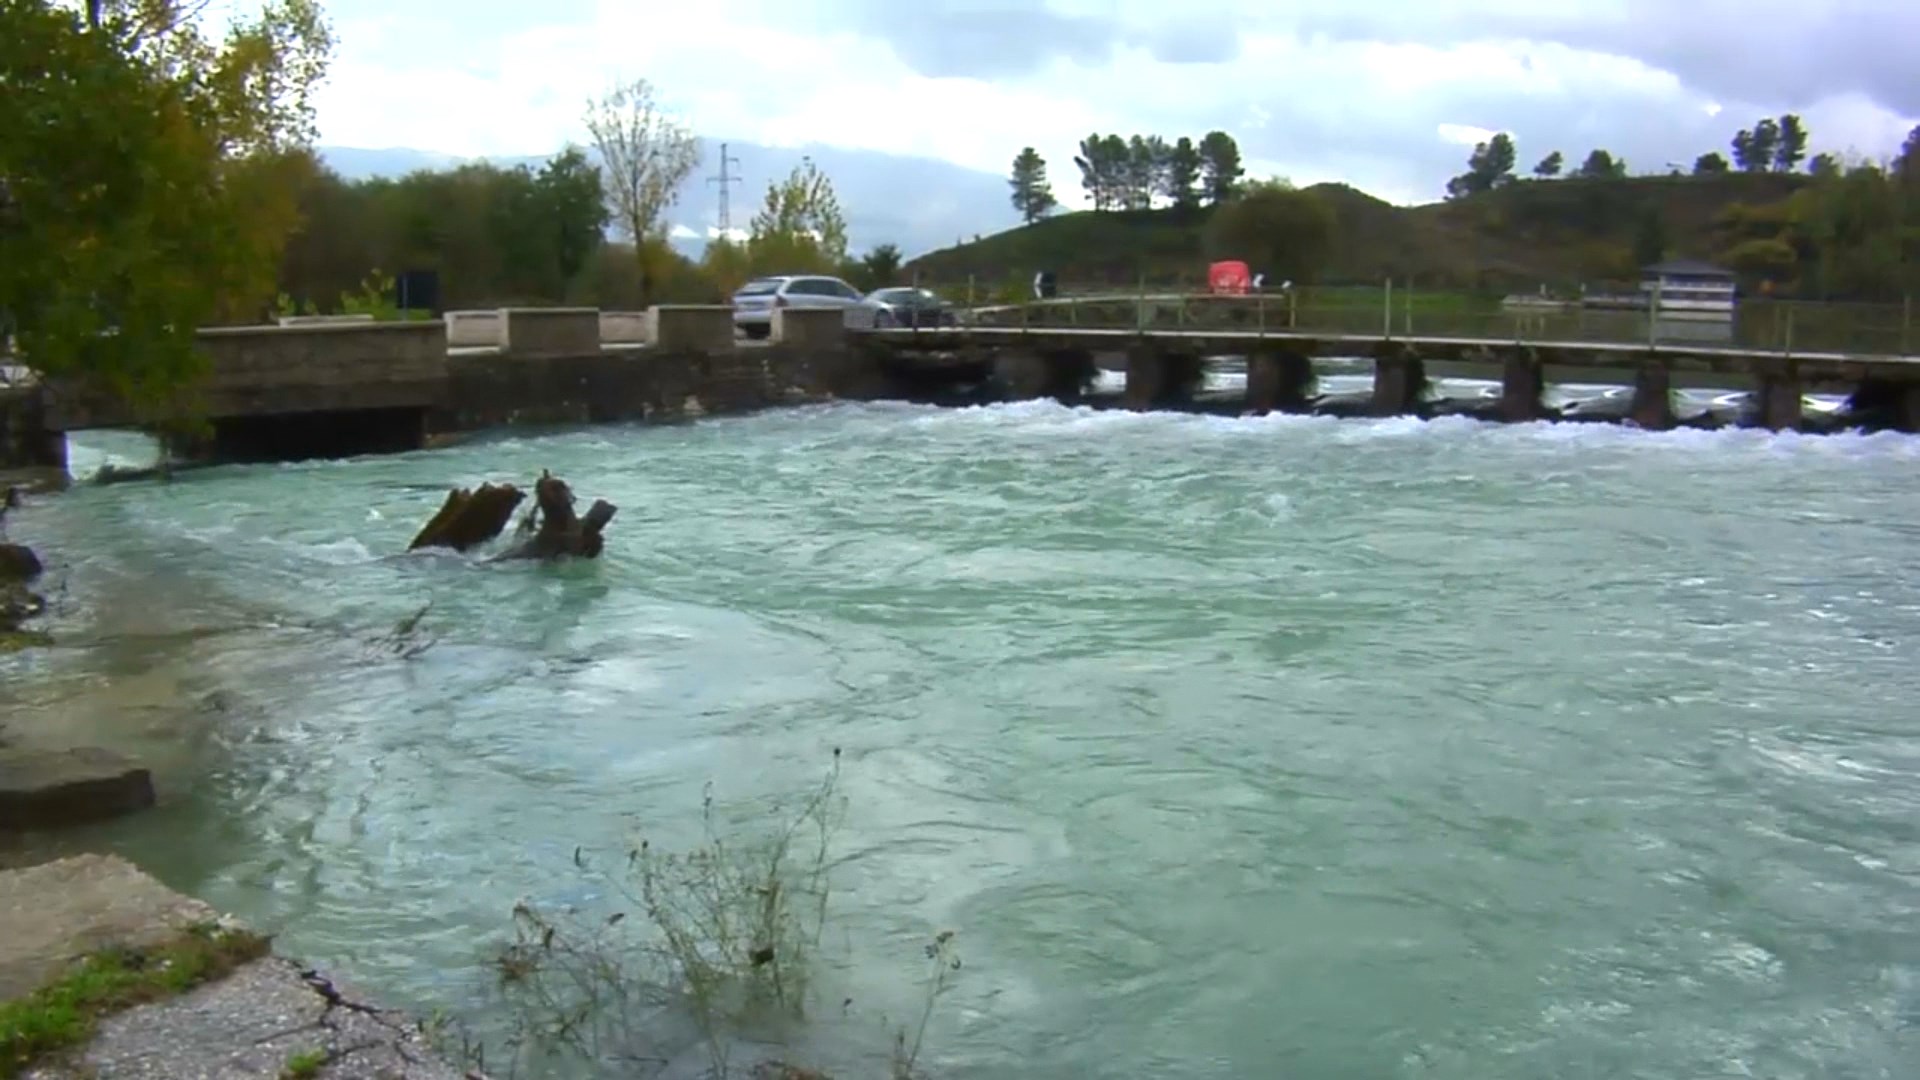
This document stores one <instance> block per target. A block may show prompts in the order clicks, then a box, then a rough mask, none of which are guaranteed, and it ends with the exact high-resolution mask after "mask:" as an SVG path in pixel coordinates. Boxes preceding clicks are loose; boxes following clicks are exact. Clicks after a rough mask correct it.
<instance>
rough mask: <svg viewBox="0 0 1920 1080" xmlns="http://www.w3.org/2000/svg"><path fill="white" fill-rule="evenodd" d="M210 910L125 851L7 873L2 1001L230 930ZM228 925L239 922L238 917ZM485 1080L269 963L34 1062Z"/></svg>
mask: <svg viewBox="0 0 1920 1080" xmlns="http://www.w3.org/2000/svg"><path fill="white" fill-rule="evenodd" d="M221 921H222V920H221V918H220V915H219V913H218V912H216V911H214V910H213V909H212V908H211V907H209V906H207V905H206V904H204V903H202V902H200V901H199V900H195V899H193V898H192V897H188V896H184V895H182V894H180V893H177V892H175V891H173V890H172V889H169V888H167V887H166V886H165V885H162V884H161V883H160V882H159V881H157V880H155V879H154V878H153V877H152V876H150V875H148V874H146V873H145V872H143V871H141V870H140V869H139V868H138V867H136V866H134V865H133V864H132V863H130V862H128V861H127V860H125V859H122V858H120V857H118V856H115V855H92V854H89V855H76V856H72V857H69V858H64V859H57V860H55V861H53V862H47V863H41V864H39V865H37V866H29V867H23V868H20V869H16V870H4V871H0V1001H7V1000H13V999H17V998H22V997H26V996H28V995H30V994H32V993H33V992H34V991H35V990H37V989H39V988H40V987H42V986H46V985H48V984H49V983H52V982H55V981H57V980H58V979H59V978H60V977H61V976H62V975H64V974H65V973H66V972H67V971H68V970H70V969H71V967H72V966H73V965H74V964H76V963H78V962H79V961H80V960H82V959H83V958H85V957H87V956H89V955H92V954H95V953H99V952H102V951H104V950H108V949H112V948H130V949H153V948H159V947H162V946H164V945H165V944H166V943H168V942H169V941H173V940H176V939H178V938H179V937H180V935H182V934H184V933H188V932H190V931H192V930H193V929H194V928H195V927H205V926H207V925H209V924H212V923H216V922H221ZM227 925H232V923H231V921H227ZM296 1059H298V1060H303V1061H305V1062H307V1063H308V1064H311V1065H313V1066H314V1067H313V1069H312V1071H310V1072H305V1073H302V1075H306V1076H311V1077H313V1078H315V1080H373V1078H375V1077H379V1078H382V1080H486V1078H485V1077H484V1076H482V1075H481V1074H479V1073H476V1072H469V1071H465V1070H462V1069H460V1068H457V1067H455V1066H453V1065H451V1064H449V1063H447V1062H446V1061H444V1060H442V1059H441V1058H440V1057H439V1056H438V1055H437V1054H435V1052H434V1051H433V1049H432V1048H431V1047H430V1046H429V1045H428V1044H427V1041H426V1039H425V1038H424V1037H423V1036H422V1035H421V1033H420V1031H419V1028H418V1025H416V1024H415V1022H414V1021H413V1020H412V1019H411V1018H409V1017H407V1016H405V1015H404V1014H402V1013H399V1012H395V1011H392V1010H388V1009H384V1008H381V1007H378V1006H376V1005H373V1004H371V1003H370V1002H369V1001H368V1000H367V999H366V998H364V997H360V996H358V995H355V994H353V993H351V992H350V991H348V990H347V989H346V988H344V987H342V986H339V985H337V984H336V983H335V982H333V981H332V980H331V979H329V978H328V977H327V976H325V975H322V974H320V973H319V972H316V971H314V970H312V969H309V968H307V967H305V966H303V965H301V964H299V963H297V962H295V961H293V960H289V959H287V958H285V957H280V956H272V955H268V956H265V957H262V958H260V959H257V960H253V961H250V962H248V963H246V964H243V965H242V966H240V967H238V968H236V969H235V970H234V971H232V972H231V973H230V974H228V975H227V976H226V977H225V978H222V979H219V980H216V981H214V982H209V983H205V984H203V985H201V986H198V987H195V988H194V989H191V990H189V991H187V992H186V993H184V994H181V995H180V996H178V997H173V998H168V999H165V1000H161V1001H156V1002H153V1003H151V1004H146V1005H140V1006H136V1007H134V1008H131V1009H127V1010H125V1011H122V1012H117V1013H113V1014H111V1015H108V1016H105V1017H103V1018H101V1019H100V1021H99V1024H98V1026H97V1028H96V1029H95V1031H94V1034H93V1037H92V1039H91V1040H89V1041H88V1042H87V1043H86V1045H85V1046H83V1047H78V1048H75V1049H72V1050H69V1051H66V1052H63V1053H61V1054H57V1055H54V1056H51V1057H48V1058H46V1059H43V1060H41V1061H38V1062H35V1063H33V1064H32V1065H31V1066H29V1067H28V1068H27V1070H26V1071H25V1072H24V1073H22V1074H21V1075H23V1076H25V1077H29V1078H36V1080H83V1078H84V1080H162V1078H165V1080H185V1078H190V1077H191V1078H209V1080H210V1078H215V1077H218V1078H220V1080H253V1078H258V1080H279V1078H280V1077H282V1076H283V1074H284V1072H285V1070H287V1068H288V1066H289V1063H290V1062H293V1061H295V1060H296Z"/></svg>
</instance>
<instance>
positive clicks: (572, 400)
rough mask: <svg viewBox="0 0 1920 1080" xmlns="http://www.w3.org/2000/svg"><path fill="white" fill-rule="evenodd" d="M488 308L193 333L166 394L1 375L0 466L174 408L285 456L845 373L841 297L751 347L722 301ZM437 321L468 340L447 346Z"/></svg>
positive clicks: (828, 381)
mask: <svg viewBox="0 0 1920 1080" xmlns="http://www.w3.org/2000/svg"><path fill="white" fill-rule="evenodd" d="M463 314H470V313H463ZM487 314H490V315H491V316H492V318H490V319H486V320H472V319H469V320H466V321H463V320H462V319H458V318H456V319H454V320H451V321H449V320H445V319H435V320H431V321H421V322H387V323H381V322H371V321H365V320H355V319H333V320H328V319H317V320H316V319H311V318H302V319H290V320H288V321H287V324H285V325H278V326H242V327H222V328H216V329H207V330H202V331H201V332H200V334H199V344H200V347H201V349H202V350H203V351H204V352H205V354H206V355H207V357H208V360H209V365H208V369H207V372H206V375H205V377H204V378H202V379H200V380H198V381H197V382H196V383H195V384H194V385H192V386H191V387H189V388H187V389H186V391H185V392H184V393H183V394H182V395H181V396H180V397H179V398H178V399H176V400H173V401H169V402H166V403H131V402H128V401H126V400H123V399H121V398H119V397H116V396H114V395H111V394H108V393H105V392H103V391H100V390H98V389H94V388H91V387H88V386H86V385H84V384H80V383H76V382H68V381H48V382H46V383H44V384H42V383H39V382H38V381H35V380H32V379H28V380H25V381H16V382H15V383H14V384H12V385H10V386H5V387H0V465H14V466H19V465H45V466H64V465H65V445H66V440H65V436H66V434H67V433H68V432H72V431H85V430H89V429H99V428H144V429H165V428H168V427H170V426H173V424H172V422H174V421H178V420H182V419H198V420H203V421H205V424H204V425H203V426H202V430H201V432H200V433H199V434H198V435H197V436H185V435H170V436H169V437H168V438H169V441H170V445H171V446H172V447H173V448H174V450H175V452H176V453H179V454H181V455H184V456H189V457H204V458H210V459H218V460H235V461H250V460H285V459H293V458H300V457H314V456H339V455H346V454H357V453H377V452H393V451H400V450H406V449H412V448H417V447H420V446H423V445H426V444H427V443H428V442H429V441H430V440H431V439H432V438H433V437H434V436H437V435H444V434H449V433H453V432H458V431H466V430H473V429H477V428H484V427H491V426H497V425H502V424H510V423H538V422H554V423H566V422H587V421H601V420H626V419H636V420H637V419H649V418H653V417H656V416H676V415H682V414H686V413H689V412H692V413H699V412H705V411H713V410H734V409H748V408H758V407H762V406H764V405H768V404H778V403H781V402H784V401H788V400H794V399H796V398H797V399H802V400H804V399H806V398H807V397H810V396H811V397H819V396H826V395H829V394H832V393H834V392H836V391H837V390H839V389H842V388H844V387H845V386H846V385H848V378H849V370H850V369H849V364H850V360H851V351H850V350H849V349H848V348H847V347H846V342H845V337H844V335H843V333H842V329H841V315H840V312H838V311H837V310H836V311H824V310H821V311H791V312H785V313H782V314H783V315H784V316H785V317H784V318H781V319H776V323H775V325H776V333H775V334H774V340H773V341H772V342H771V343H770V344H769V345H767V346H765V347H760V348H754V349H742V348H738V347H736V344H735V341H734V331H733V321H732V312H731V310H730V309H729V308H726V307H706V306H701V307H661V308H654V309H652V310H650V311H647V312H620V313H610V312H601V311H598V310H596V309H593V308H511V309H504V310H502V311H499V312H493V313H487ZM609 315H612V316H615V317H614V318H612V319H609V318H608V317H607V316H609ZM476 322H478V323H479V326H478V327H477V328H476V326H475V323H476ZM450 328H452V329H453V330H454V331H455V332H456V333H458V334H461V335H462V338H461V340H463V341H465V342H466V344H462V345H453V344H451V343H450V342H449V329H450ZM608 337H611V338H612V340H607V338H608Z"/></svg>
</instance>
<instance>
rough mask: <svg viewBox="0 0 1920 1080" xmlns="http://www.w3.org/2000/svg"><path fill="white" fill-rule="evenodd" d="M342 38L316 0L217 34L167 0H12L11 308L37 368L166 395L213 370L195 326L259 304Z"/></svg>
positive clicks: (6, 189)
mask: <svg viewBox="0 0 1920 1080" xmlns="http://www.w3.org/2000/svg"><path fill="white" fill-rule="evenodd" d="M331 49H332V37H331V34H330V33H329V31H328V29H327V27H326V24H325V21H324V19H323V18H322V16H321V13H320V10H319V8H318V6H317V5H316V4H314V3H312V2H311V0H274V2H271V3H268V4H267V5H265V6H263V7H262V8H261V9H260V11H259V12H258V14H257V15H254V16H247V15H244V14H243V15H241V16H240V17H239V18H237V19H234V20H233V21H232V22H231V23H230V24H229V26H228V29H227V32H226V37H225V39H224V41H222V42H221V43H220V44H218V45H216V44H214V43H213V42H210V41H209V40H207V39H206V38H205V37H203V36H202V35H201V33H200V28H199V25H198V20H197V19H196V18H195V17H194V16H193V14H191V13H186V12H182V11H181V10H179V9H178V8H177V7H176V6H174V5H171V4H167V5H158V4H152V3H148V4H138V5H136V4H131V3H107V4H100V5H92V6H90V8H89V11H88V12H87V14H86V16H85V17H84V18H83V17H82V16H81V15H80V14H78V13H76V12H75V11H73V10H71V9H69V8H67V7H66V6H65V5H63V4H58V3H55V2H53V0H0V88H3V89H4V93H3V94H0V101H4V104H0V251H4V253H5V254H4V255H0V317H4V318H5V319H8V320H10V321H11V323H12V328H13V332H14V334H15V337H16V340H17V342H18V345H19V349H20V353H21V356H22V359H23V360H24V361H25V362H26V363H27V364H28V365H29V366H30V367H32V368H33V369H35V370H36V371H39V372H41V373H43V374H46V375H53V376H66V377H73V378H77V379H81V380H83V381H87V382H90V383H92V384H93V385H95V386H97V387H99V388H101V389H104V390H107V391H109V392H111V393H115V394H118V395H120V396H122V397H123V398H125V399H127V400H130V401H134V402H136V403H141V402H145V401H150V400H152V401H157V400H158V399H161V398H164V397H167V396H169V395H170V394H171V393H172V392H173V391H175V390H178V389H181V388H182V387H183V386H184V384H186V383H189V382H190V381H191V380H192V379H193V378H194V377H195V376H196V375H198V374H199V373H200V372H202V371H203V370H204V358H203V357H202V356H201V355H200V354H199V352H198V350H197V347H196V343H195V337H194V331H195V330H196V329H197V328H198V327H200V326H203V325H206V324H208V323H209V322H212V321H215V320H217V319H220V318H231V317H247V318H259V317H260V316H261V315H263V314H264V313H265V309H266V307H267V305H268V303H269V302H270V301H271V298H272V296H273V294H274V278H275V275H276V272H277V270H278V266H279V262H280V258H281V253H282V250H283V249H284V247H285V245H286V242H287V238H288V237H289V236H290V235H291V234H292V233H293V231H294V228H295V226H296V224H297V217H296V210H297V199H298V193H299V190H300V186H301V180H300V178H301V177H310V176H312V175H313V174H314V173H315V172H316V171H317V169H316V167H315V166H314V163H313V159H312V157H311V155H310V154H308V153H307V152H306V150H305V147H306V146H307V144H308V143H310V141H311V139H312V136H313V108H312V91H313V88H314V86H315V84H316V83H317V82H318V81H319V80H320V79H321V78H322V77H323V75H324V73H325V69H326V64H327V59H328V56H329V55H330V52H331Z"/></svg>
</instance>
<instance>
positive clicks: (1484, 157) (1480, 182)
mask: <svg viewBox="0 0 1920 1080" xmlns="http://www.w3.org/2000/svg"><path fill="white" fill-rule="evenodd" d="M1516 156H1517V152H1516V151H1515V149H1514V145H1513V136H1511V135H1509V134H1507V133H1506V132H1504V131H1502V132H1500V133H1498V134H1496V135H1495V136H1494V137H1493V138H1491V139H1489V140H1487V141H1486V142H1483V143H1480V144H1478V145H1476V146H1475V147H1474V148H1473V153H1472V154H1471V155H1470V156H1469V157H1468V158H1467V171H1466V172H1464V173H1462V174H1460V175H1459V176H1456V177H1454V178H1453V179H1452V180H1450V181H1448V182H1447V194H1448V195H1450V196H1453V197H1455V198H1458V197H1460V196H1463V195H1472V194H1476V193H1478V192H1482V191H1492V190H1493V189H1494V188H1495V187H1496V186H1498V185H1500V184H1505V183H1508V182H1510V181H1511V180H1512V179H1513V164H1514V160H1515V158H1516Z"/></svg>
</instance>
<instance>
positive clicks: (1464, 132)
mask: <svg viewBox="0 0 1920 1080" xmlns="http://www.w3.org/2000/svg"><path fill="white" fill-rule="evenodd" d="M1434 131H1435V132H1437V133H1438V134H1439V136H1440V138H1441V141H1443V142H1450V143H1454V144H1456V145H1459V146H1478V145H1479V144H1481V143H1483V142H1486V141H1487V140H1489V139H1491V138H1493V137H1494V136H1495V135H1496V134H1498V132H1496V131H1494V130H1493V129H1492V128H1483V127H1473V126H1472V125H1469V124H1448V123H1440V124H1436V125H1434Z"/></svg>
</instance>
